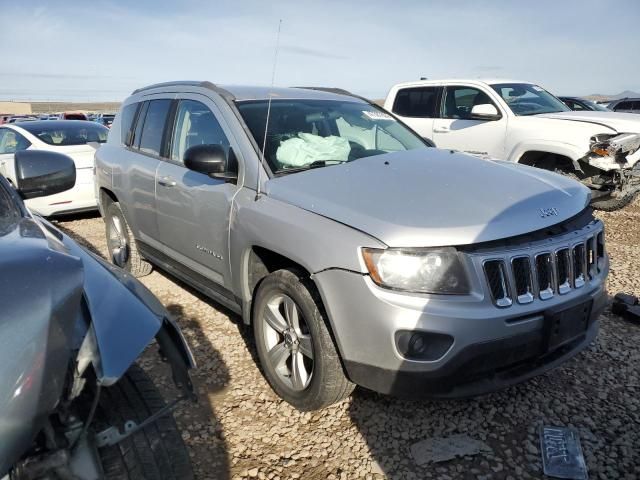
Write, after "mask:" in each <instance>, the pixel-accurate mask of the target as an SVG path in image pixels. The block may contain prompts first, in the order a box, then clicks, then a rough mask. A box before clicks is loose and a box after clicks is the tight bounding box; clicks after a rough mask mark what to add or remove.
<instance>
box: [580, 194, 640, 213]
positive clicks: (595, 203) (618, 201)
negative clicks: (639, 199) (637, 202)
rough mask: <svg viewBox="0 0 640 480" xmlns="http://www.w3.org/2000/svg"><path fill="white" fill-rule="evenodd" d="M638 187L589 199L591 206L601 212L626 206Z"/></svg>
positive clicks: (612, 210)
mask: <svg viewBox="0 0 640 480" xmlns="http://www.w3.org/2000/svg"><path fill="white" fill-rule="evenodd" d="M638 191H639V189H638V188H633V189H627V190H623V191H622V192H614V193H615V194H614V195H607V196H604V197H602V198H594V199H593V200H591V206H592V207H593V208H595V209H596V210H601V211H603V212H614V211H616V210H620V209H621V208H623V207H626V206H627V205H629V204H630V203H631V201H632V200H633V199H634V198H635V197H636V195H637V194H638Z"/></svg>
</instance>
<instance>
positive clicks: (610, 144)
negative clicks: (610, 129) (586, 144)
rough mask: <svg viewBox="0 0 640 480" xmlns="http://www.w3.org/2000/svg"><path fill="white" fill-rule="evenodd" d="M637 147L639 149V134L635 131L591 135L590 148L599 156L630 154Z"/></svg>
mask: <svg viewBox="0 0 640 480" xmlns="http://www.w3.org/2000/svg"><path fill="white" fill-rule="evenodd" d="M638 149H640V135H639V134H637V133H619V134H617V135H611V134H606V133H603V134H600V135H594V136H593V137H591V143H590V150H591V152H592V153H595V154H596V155H600V156H601V157H608V156H611V157H616V156H617V155H620V154H622V155H631V154H633V153H635V152H636V151H637V150H638Z"/></svg>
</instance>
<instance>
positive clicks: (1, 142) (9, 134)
mask: <svg viewBox="0 0 640 480" xmlns="http://www.w3.org/2000/svg"><path fill="white" fill-rule="evenodd" d="M30 146H31V142H30V141H29V140H27V139H26V138H25V137H24V136H22V135H20V134H19V133H18V132H16V131H15V130H11V129H10V128H0V154H3V153H16V152H19V151H21V150H26V149H27V148H29V147H30Z"/></svg>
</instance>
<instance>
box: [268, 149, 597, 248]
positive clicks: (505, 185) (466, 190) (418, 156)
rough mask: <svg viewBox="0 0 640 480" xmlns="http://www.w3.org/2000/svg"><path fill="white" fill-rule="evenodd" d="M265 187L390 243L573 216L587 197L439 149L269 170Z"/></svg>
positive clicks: (560, 181) (502, 234)
mask: <svg viewBox="0 0 640 480" xmlns="http://www.w3.org/2000/svg"><path fill="white" fill-rule="evenodd" d="M265 193H266V194H267V195H269V196H270V197H271V198H274V199H277V200H280V201H283V202H287V203H289V204H292V205H296V206H298V207H300V208H303V209H305V210H308V211H310V212H314V213H317V214H318V215H322V216H324V217H327V218H330V219H333V220H335V221H337V222H340V223H343V224H345V225H348V226H350V227H353V228H356V229H358V230H360V231H362V232H365V233H367V234H369V235H371V236H373V237H375V238H377V239H378V240H380V241H382V242H384V243H385V244H387V245H388V246H393V247H430V246H446V245H468V244H472V243H478V242H485V241H490V240H497V239H502V238H508V237H512V236H515V235H520V234H523V233H528V232H531V231H535V230H539V229H543V228H546V227H548V226H550V225H553V224H556V223H559V222H561V221H563V220H566V219H568V218H570V217H573V216H574V215H576V214H578V213H579V212H580V211H582V210H583V209H584V208H585V206H586V205H587V203H588V202H589V198H590V193H589V190H588V189H587V188H586V187H584V186H583V185H581V184H580V183H578V182H576V181H573V180H570V179H568V178H565V177H562V176H560V175H556V174H554V173H550V172H547V171H544V170H540V169H536V168H531V167H526V166H522V165H517V164H513V163H509V162H499V161H490V160H480V159H478V158H476V157H472V156H469V155H464V154H460V153H452V152H450V151H449V150H439V149H428V150H413V151H409V152H397V153H390V154H386V155H379V156H375V157H368V158H362V159H359V160H356V161H353V162H349V163H345V164H339V165H333V166H327V167H322V168H317V169H312V170H308V171H303V172H299V173H292V174H289V175H284V176H281V177H276V178H273V179H271V180H269V181H268V182H266V185H265ZM541 209H542V210H541ZM328 247H330V246H328Z"/></svg>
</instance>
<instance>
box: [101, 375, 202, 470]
mask: <svg viewBox="0 0 640 480" xmlns="http://www.w3.org/2000/svg"><path fill="white" fill-rule="evenodd" d="M164 405H165V402H164V400H163V399H162V396H161V395H160V392H158V389H157V388H156V387H155V385H154V384H153V382H152V381H151V379H150V378H149V377H148V376H147V374H146V373H145V372H144V371H143V370H142V369H141V368H140V367H138V366H137V365H133V366H132V367H131V368H130V369H129V370H128V371H127V373H126V374H125V375H124V376H123V377H122V378H121V379H120V380H119V381H118V383H116V384H115V385H114V386H112V387H108V388H103V389H102V393H101V394H100V402H99V404H98V409H97V410H96V418H95V424H94V427H93V429H94V431H100V430H101V429H104V428H106V427H108V426H112V425H116V426H118V428H119V430H121V431H122V429H123V428H122V427H123V425H124V423H125V422H126V421H129V420H133V421H134V422H136V423H138V424H140V423H141V422H142V421H143V420H145V419H146V418H148V417H149V416H150V415H152V414H153V413H155V412H157V411H158V410H160V409H161V408H162V407H164ZM98 456H99V458H100V464H101V467H102V470H103V473H104V477H103V478H105V479H106V480H128V479H134V478H135V479H143V478H144V479H148V480H183V479H185V480H190V479H193V470H192V467H191V461H190V460H189V454H188V453H187V449H186V447H185V445H184V441H183V440H182V436H181V435H180V431H179V430H178V427H177V425H176V422H175V420H174V418H173V415H171V414H167V415H165V416H164V417H161V418H159V419H158V420H156V421H155V422H154V423H152V424H151V425H149V426H147V427H145V428H144V429H142V430H141V431H139V432H137V433H134V434H133V435H131V436H130V437H128V438H125V439H123V440H122V441H121V442H120V443H117V444H115V445H112V446H107V447H103V448H100V449H98Z"/></svg>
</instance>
